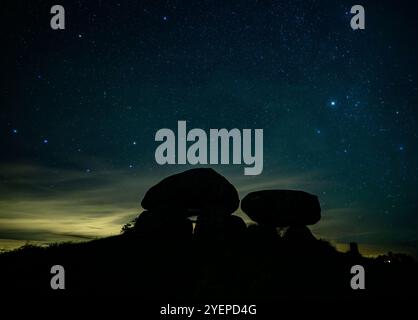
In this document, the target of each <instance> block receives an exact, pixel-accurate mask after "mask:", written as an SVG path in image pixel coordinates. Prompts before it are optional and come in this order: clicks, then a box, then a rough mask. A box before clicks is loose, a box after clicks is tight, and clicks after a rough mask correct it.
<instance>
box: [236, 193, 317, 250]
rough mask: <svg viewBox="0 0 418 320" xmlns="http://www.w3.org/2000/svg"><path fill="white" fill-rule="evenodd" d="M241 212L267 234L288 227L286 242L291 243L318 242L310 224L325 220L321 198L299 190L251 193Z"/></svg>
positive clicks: (243, 203)
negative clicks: (323, 218)
mask: <svg viewBox="0 0 418 320" xmlns="http://www.w3.org/2000/svg"><path fill="white" fill-rule="evenodd" d="M241 209H242V211H244V212H245V213H246V214H247V215H248V216H249V217H250V218H251V219H252V220H253V221H255V222H257V223H258V225H259V228H262V229H264V230H265V231H267V232H273V231H272V230H273V229H276V228H283V227H287V230H286V233H285V234H284V237H283V239H284V240H287V241H289V242H308V241H312V240H315V237H314V236H313V235H312V233H311V231H310V230H309V228H308V227H307V225H313V224H315V223H317V222H318V221H319V220H320V219H321V206H320V204H319V200H318V197H317V196H315V195H312V194H310V193H307V192H304V191H297V190H262V191H256V192H251V193H249V194H247V195H246V196H245V197H244V198H243V199H242V201H241Z"/></svg>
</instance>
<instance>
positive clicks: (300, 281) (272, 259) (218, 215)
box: [0, 169, 418, 300]
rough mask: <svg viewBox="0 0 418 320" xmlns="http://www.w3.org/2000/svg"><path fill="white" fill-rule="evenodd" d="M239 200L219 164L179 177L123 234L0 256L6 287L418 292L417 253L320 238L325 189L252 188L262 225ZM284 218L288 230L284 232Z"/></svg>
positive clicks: (197, 296) (147, 200)
mask: <svg viewBox="0 0 418 320" xmlns="http://www.w3.org/2000/svg"><path fill="white" fill-rule="evenodd" d="M239 202H240V201H239V198H238V193H237V192H236V190H235V187H234V186H233V185H232V184H230V183H229V182H228V181H227V180H226V179H225V178H224V177H222V176H221V175H219V174H218V173H216V172H215V171H213V170H212V169H193V170H189V171H186V172H183V173H180V174H178V175H174V176H170V177H168V178H166V179H164V180H163V181H161V182H160V183H159V184H157V185H155V186H154V187H152V188H151V189H150V190H149V191H148V192H147V194H146V195H145V197H144V200H143V201H142V206H143V207H144V208H145V209H146V211H144V212H143V213H141V214H140V215H138V217H137V218H136V219H134V220H133V221H132V222H130V223H127V224H126V225H125V226H124V227H123V228H122V232H121V234H120V235H117V236H111V237H107V238H102V239H97V240H92V241H89V242H84V243H61V244H52V245H50V246H48V247H36V246H31V245H26V246H24V247H21V248H19V249H16V250H14V251H10V252H5V253H2V254H0V283H1V287H2V290H3V292H4V293H10V294H19V293H22V292H25V293H33V294H42V295H57V294H59V295H135V296H137V297H142V298H145V299H157V300H164V299H193V300H203V299H208V298H214V299H257V300H272V299H291V298H307V299H310V298H312V299H321V298H323V299H338V298H343V299H375V298H380V297H405V298H409V297H414V296H415V295H416V294H415V292H414V290H415V288H416V286H417V284H418V268H417V263H416V262H415V261H414V260H413V259H412V258H411V257H409V256H407V255H403V254H393V253H391V254H390V255H387V256H380V257H378V258H366V257H362V256H361V255H360V254H359V253H358V251H357V250H356V246H354V245H353V249H352V250H351V251H350V252H347V253H341V252H338V251H337V250H336V249H335V248H334V247H333V246H331V245H330V244H329V243H328V242H327V241H324V240H318V239H316V238H315V237H314V236H313V235H312V233H311V232H310V230H309V228H308V227H307V225H309V224H314V223H316V222H318V221H319V220H320V205H319V200H318V198H317V197H316V196H314V195H310V194H307V193H305V192H301V191H293V190H269V191H259V192H255V193H250V194H249V195H247V196H246V197H245V198H244V199H243V200H242V201H241V208H242V209H243V210H244V211H246V212H247V213H248V214H249V216H250V217H251V218H252V219H253V220H255V221H256V222H257V224H255V225H250V226H248V227H247V226H246V224H245V223H244V221H243V220H242V219H241V218H239V217H238V216H235V215H233V214H232V213H233V212H234V211H235V210H236V209H237V208H238V206H239ZM196 216H197V218H195V217H196ZM194 219H195V220H194ZM192 220H194V221H193V222H192ZM193 223H194V224H195V225H193ZM279 226H280V227H286V228H287V231H286V232H285V234H284V235H283V237H282V236H280V235H279V234H278V232H277V230H276V227H279ZM53 265H62V266H63V267H64V268H65V286H66V288H65V290H52V289H51V286H50V280H51V277H52V276H53V275H52V274H51V273H50V270H51V267H52V266H53ZM353 265H361V266H363V267H364V269H365V270H366V290H353V289H352V288H351V286H350V279H351V278H352V276H353V275H352V274H351V273H350V269H351V267H352V266H353Z"/></svg>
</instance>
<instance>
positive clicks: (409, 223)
mask: <svg viewBox="0 0 418 320" xmlns="http://www.w3.org/2000/svg"><path fill="white" fill-rule="evenodd" d="M53 4H56V3H53V2H49V1H5V4H3V3H2V6H3V9H2V15H1V17H2V19H1V23H2V35H1V37H2V44H3V45H2V50H1V51H2V53H1V55H2V59H1V63H2V73H1V79H2V80H1V81H2V86H1V108H2V112H1V117H0V124H1V127H0V130H1V142H0V143H1V149H2V153H1V154H2V155H1V160H0V166H1V171H0V172H1V185H0V188H1V196H0V247H1V246H2V245H1V243H3V247H5V248H6V247H13V246H16V245H18V244H21V243H22V242H23V243H24V242H25V241H34V242H37V241H40V242H44V241H58V240H72V239H74V238H77V237H79V238H82V239H84V238H90V237H94V236H101V235H106V234H110V233H114V232H118V230H119V228H120V227H121V225H123V223H125V222H126V221H128V220H129V219H130V218H131V217H133V216H135V214H137V213H138V212H139V210H140V208H139V202H140V200H141V198H142V196H143V193H144V192H145V191H146V189H147V188H148V187H150V186H151V185H152V184H154V183H156V182H157V181H158V180H159V179H160V178H162V177H164V176H165V175H167V174H170V173H174V172H178V171H182V170H185V169H187V168H189V166H169V167H167V166H165V167H161V166H159V165H157V164H156V162H155V160H154V151H155V148H156V147H157V145H158V144H157V143H156V142H155V141H154V135H155V132H156V131H157V130H158V129H160V128H165V127H167V128H171V129H173V130H175V129H176V126H177V121H178V120H186V121H188V126H189V127H190V128H195V127H196V128H202V129H205V130H209V129H210V128H227V129H231V128H239V129H243V128H253V129H255V128H262V129H263V130H264V171H263V173H262V175H260V176H257V177H245V176H243V175H242V171H243V166H232V165H231V166H214V168H215V169H216V170H219V171H220V172H221V173H223V174H225V175H226V176H227V178H229V179H230V180H231V181H232V182H233V183H235V184H236V185H237V187H238V188H239V190H240V194H241V196H244V195H245V194H246V193H247V192H248V191H251V190H257V189H262V188H293V189H302V190H306V191H310V192H313V193H316V194H317V195H318V196H319V198H320V200H321V204H322V207H323V220H322V221H321V222H320V223H319V224H318V225H317V226H315V227H314V231H315V233H316V234H317V235H319V236H321V237H324V238H326V239H329V240H332V241H333V242H334V243H335V244H337V245H340V244H344V243H348V242H350V241H357V242H359V243H360V249H361V248H362V247H363V248H364V251H365V252H366V251H367V252H369V253H376V252H382V251H385V250H386V251H387V250H396V251H408V252H411V253H414V252H415V253H416V248H417V244H418V243H417V237H418V231H417V230H418V228H417V227H418V218H417V209H418V208H417V206H418V204H417V201H416V185H417V174H418V150H417V142H418V132H417V120H418V119H417V118H418V112H417V102H418V99H417V98H418V77H417V76H418V75H417V72H418V68H417V59H416V57H417V56H418V48H417V42H416V37H417V19H416V15H415V12H416V8H411V6H412V4H411V3H410V2H406V1H405V2H398V1H363V2H362V5H363V6H364V7H365V10H366V29H365V30H359V31H353V30H352V29H351V28H350V19H351V14H350V13H349V11H350V8H351V6H352V5H354V4H357V3H354V2H350V1H255V0H253V1H61V2H60V4H62V5H63V6H64V8H65V9H66V29H65V30H63V31H53V30H51V29H50V25H49V20H50V17H51V15H50V13H49V10H50V7H51V6H52V5H53Z"/></svg>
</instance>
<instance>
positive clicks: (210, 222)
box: [134, 168, 321, 245]
mask: <svg viewBox="0 0 418 320" xmlns="http://www.w3.org/2000/svg"><path fill="white" fill-rule="evenodd" d="M239 204H240V200H239V196H238V191H237V190H236V188H235V187H234V186H233V185H232V184H231V183H230V182H229V181H228V180H227V179H226V178H225V177H223V176H222V175H220V174H219V173H217V172H216V171H215V170H213V169H210V168H196V169H190V170H187V171H184V172H181V173H178V174H174V175H171V176H169V177H167V178H164V179H163V180H161V181H160V182H158V183H157V184H156V185H154V186H152V187H151V188H150V189H149V190H148V191H147V192H146V194H145V196H144V198H143V199H142V202H141V205H142V207H143V208H144V209H145V211H144V212H143V213H142V214H141V215H139V216H138V217H137V219H136V221H135V225H134V231H135V232H136V234H138V235H141V236H148V237H153V235H154V238H155V239H157V238H158V239H159V240H163V241H166V240H167V239H168V238H170V239H172V240H173V241H176V240H178V239H190V237H192V236H194V238H195V239H197V240H204V241H206V240H207V241H211V242H212V243H214V242H224V241H229V242H231V241H237V240H240V241H241V240H244V236H249V238H250V240H251V238H253V239H256V241H263V240H262V239H264V242H266V243H269V244H270V245H276V244H277V243H276V242H277V241H279V240H281V239H280V237H279V235H278V233H277V228H284V227H285V228H287V230H286V232H285V234H284V236H283V240H284V241H287V242H289V243H305V244H306V243H307V242H312V241H313V240H316V239H315V237H314V236H313V235H312V233H311V231H310V230H309V228H308V227H307V226H308V225H312V224H315V223H317V222H318V221H319V220H320V218H321V207H320V204H319V200H318V197H317V196H315V195H312V194H309V193H307V192H304V191H297V190H261V191H256V192H251V193H249V194H247V195H246V196H245V197H244V198H243V199H242V201H241V209H242V211H243V212H245V213H246V214H247V215H248V216H249V217H250V218H251V219H252V220H253V221H254V222H256V223H257V224H256V225H253V226H250V227H249V228H248V231H247V226H246V224H245V222H244V221H243V220H242V219H241V218H240V217H238V216H236V215H232V214H233V213H234V212H235V211H236V210H237V209H238V207H239ZM192 221H193V222H195V226H194V228H193V222H192ZM247 238H248V237H247ZM272 240H273V241H272Z"/></svg>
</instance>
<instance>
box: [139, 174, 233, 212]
mask: <svg viewBox="0 0 418 320" xmlns="http://www.w3.org/2000/svg"><path fill="white" fill-rule="evenodd" d="M141 205H142V207H143V208H144V209H147V210H150V211H152V212H160V213H165V214H168V215H173V216H176V215H177V216H183V217H190V216H196V215H200V214H225V215H229V214H232V213H233V212H234V211H235V210H237V209H238V207H239V197H238V192H237V190H236V189H235V187H234V186H233V185H232V184H231V183H230V182H229V181H228V180H227V179H226V178H225V177H223V176H222V175H220V174H219V173H217V172H216V171H215V170H213V169H210V168H197V169H191V170H187V171H184V172H181V173H178V174H174V175H172V176H169V177H167V178H165V179H163V180H161V181H160V182H159V183H157V184H156V185H154V186H153V187H151V188H150V189H149V190H148V191H147V193H146V194H145V196H144V199H143V200H142V202H141Z"/></svg>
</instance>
